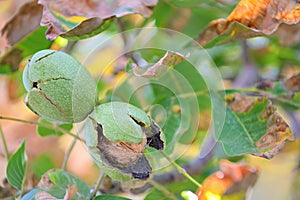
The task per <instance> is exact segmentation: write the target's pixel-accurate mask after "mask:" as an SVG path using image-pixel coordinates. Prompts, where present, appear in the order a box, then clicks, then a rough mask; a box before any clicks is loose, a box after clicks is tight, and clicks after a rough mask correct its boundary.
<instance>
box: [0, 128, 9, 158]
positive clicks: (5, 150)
mask: <svg viewBox="0 0 300 200" xmlns="http://www.w3.org/2000/svg"><path fill="white" fill-rule="evenodd" d="M0 136H1V140H2V143H3V148H4V153H5V157H6V160H7V161H8V160H9V152H8V148H7V143H6V139H5V137H4V133H3V130H2V126H1V124H0Z"/></svg>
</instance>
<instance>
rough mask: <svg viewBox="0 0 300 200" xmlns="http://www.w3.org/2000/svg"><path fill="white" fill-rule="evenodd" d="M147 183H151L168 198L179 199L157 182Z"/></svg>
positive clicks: (150, 180)
mask: <svg viewBox="0 0 300 200" xmlns="http://www.w3.org/2000/svg"><path fill="white" fill-rule="evenodd" d="M147 182H148V183H150V184H151V185H152V186H153V187H155V188H156V189H158V190H160V191H161V192H162V193H163V194H164V195H165V196H166V197H169V198H171V199H174V200H176V199H177V198H176V196H175V195H174V194H173V193H171V192H170V191H169V190H167V188H165V187H164V186H163V185H161V184H159V183H157V182H155V181H154V180H152V179H149V180H147Z"/></svg>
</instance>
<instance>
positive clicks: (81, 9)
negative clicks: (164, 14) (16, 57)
mask: <svg viewBox="0 0 300 200" xmlns="http://www.w3.org/2000/svg"><path fill="white" fill-rule="evenodd" d="M39 3H40V4H42V5H43V6H44V9H43V17H42V21H41V25H44V26H48V31H47V33H46V37H47V38H48V39H50V40H53V39H55V38H56V37H57V36H59V35H61V36H64V37H67V38H69V39H82V38H86V37H90V36H92V35H95V34H97V33H99V32H100V31H102V30H103V29H104V27H103V26H105V25H106V24H107V23H108V22H109V21H110V20H111V19H113V18H115V17H122V16H124V15H128V14H136V13H137V14H141V15H143V16H144V17H149V16H150V15H151V14H152V7H154V6H155V5H156V4H157V0H150V1H141V0H138V1H125V0H114V1H110V0H103V1H89V0H79V1H76V4H75V3H73V2H71V1H65V0H51V1H49V0H47V1H46V0H39ZM73 29H74V30H73Z"/></svg>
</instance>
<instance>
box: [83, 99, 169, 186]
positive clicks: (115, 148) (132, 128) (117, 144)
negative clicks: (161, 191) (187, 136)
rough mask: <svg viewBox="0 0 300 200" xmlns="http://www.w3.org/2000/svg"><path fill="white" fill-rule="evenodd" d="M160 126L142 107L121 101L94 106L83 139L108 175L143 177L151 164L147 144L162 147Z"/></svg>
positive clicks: (144, 177) (147, 173)
mask: <svg viewBox="0 0 300 200" xmlns="http://www.w3.org/2000/svg"><path fill="white" fill-rule="evenodd" d="M161 136H162V132H161V130H160V128H159V126H158V125H157V124H156V123H155V122H154V121H153V120H152V119H151V118H150V117H149V116H148V115H147V114H146V113H145V112H144V111H143V110H141V109H139V108H137V107H135V106H133V105H130V104H127V103H123V102H110V103H105V104H101V105H99V106H97V107H96V108H95V111H94V113H93V114H91V117H90V118H89V119H88V120H87V121H86V124H85V139H86V144H87V146H88V148H89V151H90V154H91V156H92V157H93V159H94V160H95V162H96V163H97V164H98V165H99V167H100V168H102V169H103V170H104V171H105V173H106V174H108V175H109V176H110V177H111V178H113V179H117V180H120V181H125V180H129V179H131V178H133V179H140V180H145V179H147V178H149V176H150V174H151V173H152V168H151V166H150V163H149V161H148V159H147V157H146V156H145V155H144V151H145V148H146V147H147V146H149V147H152V148H155V149H157V150H163V148H164V141H163V140H162V138H161Z"/></svg>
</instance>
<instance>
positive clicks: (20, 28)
mask: <svg viewBox="0 0 300 200" xmlns="http://www.w3.org/2000/svg"><path fill="white" fill-rule="evenodd" d="M42 9H43V7H42V6H41V5H38V4H37V1H32V2H29V3H25V4H24V5H23V6H21V7H20V9H19V10H18V11H17V12H16V14H15V15H14V16H13V17H12V18H11V19H10V20H9V21H8V22H7V23H6V24H5V26H4V27H3V29H2V30H1V33H0V56H1V58H0V66H1V67H2V66H9V69H10V71H17V70H18V68H19V63H20V62H21V60H22V59H23V58H24V57H26V56H29V55H31V54H32V53H34V52H35V51H38V50H40V49H43V48H48V47H49V46H50V44H51V42H50V41H47V40H46V39H45V38H43V39H44V40H43V39H40V38H39V37H37V35H35V34H36V33H38V32H39V31H41V30H40V29H39V28H40V27H39V23H40V20H41V18H42ZM35 42H38V45H37V44H36V43H35ZM22 43H23V44H22ZM24 43H26V45H24ZM29 44H30V45H29Z"/></svg>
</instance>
